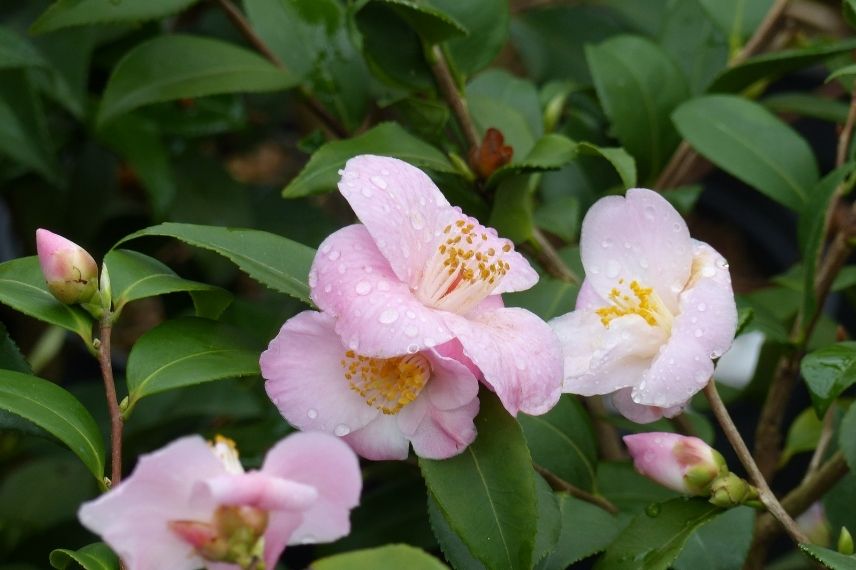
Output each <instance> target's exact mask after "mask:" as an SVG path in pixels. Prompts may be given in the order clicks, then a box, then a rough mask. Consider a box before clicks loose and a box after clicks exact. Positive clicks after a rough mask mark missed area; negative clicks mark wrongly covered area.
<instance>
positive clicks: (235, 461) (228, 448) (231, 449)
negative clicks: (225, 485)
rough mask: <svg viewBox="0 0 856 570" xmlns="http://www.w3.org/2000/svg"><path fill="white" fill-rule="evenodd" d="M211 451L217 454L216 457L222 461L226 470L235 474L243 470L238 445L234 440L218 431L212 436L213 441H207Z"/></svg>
mask: <svg viewBox="0 0 856 570" xmlns="http://www.w3.org/2000/svg"><path fill="white" fill-rule="evenodd" d="M209 445H210V446H211V451H212V453H214V455H216V456H217V459H219V460H220V462H221V463H223V466H224V467H225V468H226V471H228V472H229V473H232V474H233V475H237V474H240V473H243V472H244V467H243V465H241V460H240V459H239V457H238V446H237V445H235V442H234V440H232V439H229V438H228V437H224V436H222V435H220V434H219V433H218V434H217V435H216V436H214V441H212V442H209Z"/></svg>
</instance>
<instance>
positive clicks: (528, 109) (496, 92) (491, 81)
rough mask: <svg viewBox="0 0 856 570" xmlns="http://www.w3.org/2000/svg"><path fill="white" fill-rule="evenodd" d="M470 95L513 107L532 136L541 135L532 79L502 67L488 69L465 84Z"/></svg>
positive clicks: (538, 107)
mask: <svg viewBox="0 0 856 570" xmlns="http://www.w3.org/2000/svg"><path fill="white" fill-rule="evenodd" d="M471 97H487V98H490V99H494V100H496V101H499V102H501V103H504V104H505V105H508V106H509V107H512V108H514V109H515V110H517V111H518V112H519V113H520V114H521V115H523V117H524V118H525V119H526V124H527V125H528V126H529V131H530V132H531V133H532V136H534V137H536V138H537V137H541V136H542V135H543V133H544V120H543V118H542V116H541V103H540V101H539V99H538V88H537V87H536V86H535V84H534V83H533V82H532V81H530V80H528V79H521V78H520V77H517V76H515V75H512V74H511V73H509V72H507V71H505V70H502V69H488V70H487V71H485V72H484V73H480V74H479V75H478V76H476V77H475V78H474V79H473V80H472V81H471V82H470V83H469V84H468V85H467V98H471ZM518 158H520V157H518Z"/></svg>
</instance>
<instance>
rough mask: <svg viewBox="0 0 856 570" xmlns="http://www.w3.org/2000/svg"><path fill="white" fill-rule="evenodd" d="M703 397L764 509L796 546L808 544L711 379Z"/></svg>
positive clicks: (806, 538)
mask: <svg viewBox="0 0 856 570" xmlns="http://www.w3.org/2000/svg"><path fill="white" fill-rule="evenodd" d="M704 395H705V396H706V397H707V401H708V402H709V403H710V409H711V410H712V411H713V415H714V416H715V417H716V419H717V421H718V422H719V425H720V426H721V427H722V430H723V431H724V432H725V437H726V438H728V441H729V443H731V447H733V448H734V451H735V453H736V454H737V457H738V458H739V459H740V462H741V463H742V464H743V467H745V468H746V471H747V473H748V474H749V478H750V479H751V480H752V483H753V484H754V485H755V487H757V488H758V494H759V496H760V499H761V502H762V503H764V506H765V507H767V511H769V513H770V514H771V515H773V516H774V517H775V518H776V520H778V521H779V523H781V525H782V526H783V527H784V529H785V531H786V532H787V533H788V534H789V535H790V536H791V538H793V539H794V541H795V542H797V543H798V544H804V543H808V542H809V540H808V537H807V536H806V535H805V534H804V533H803V531H802V530H800V528H799V526H797V523H796V522H795V521H794V519H792V518H791V516H790V515H789V514H788V513H787V512H786V511H785V509H784V508H783V507H782V505H781V504H780V503H779V501H778V499H776V496H775V495H774V494H773V491H771V490H770V486H769V485H767V480H766V479H764V476H763V475H762V474H761V471H760V470H759V469H758V466H757V465H756V464H755V460H754V459H753V458H752V454H751V453H750V452H749V448H748V447H746V443H745V442H744V441H743V438H742V437H741V436H740V432H739V431H737V426H735V425H734V422H733V421H732V419H731V416H730V415H729V413H728V410H727V409H726V408H725V404H724V403H723V402H722V399H721V398H720V397H719V392H717V391H716V383H715V382H714V381H713V379H711V381H710V382H708V383H707V386H705V388H704Z"/></svg>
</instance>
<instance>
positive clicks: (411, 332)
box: [404, 325, 419, 338]
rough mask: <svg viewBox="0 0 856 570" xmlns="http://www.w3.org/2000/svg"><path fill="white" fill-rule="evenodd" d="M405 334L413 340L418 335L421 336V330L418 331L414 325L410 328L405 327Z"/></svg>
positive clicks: (409, 326)
mask: <svg viewBox="0 0 856 570" xmlns="http://www.w3.org/2000/svg"><path fill="white" fill-rule="evenodd" d="M404 334H405V335H406V336H408V337H410V338H413V337H415V336H416V335H417V334H419V329H417V328H416V327H414V326H413V325H408V326H406V327H404Z"/></svg>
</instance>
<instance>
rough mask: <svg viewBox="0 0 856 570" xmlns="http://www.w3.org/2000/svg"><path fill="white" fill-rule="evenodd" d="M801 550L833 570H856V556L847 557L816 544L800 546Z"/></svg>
mask: <svg viewBox="0 0 856 570" xmlns="http://www.w3.org/2000/svg"><path fill="white" fill-rule="evenodd" d="M800 548H801V549H802V550H803V552H805V553H806V554H808V555H809V556H810V557H811V558H814V559H815V560H817V561H819V562H820V563H822V564H823V565H824V566H826V567H827V568H832V570H856V556H847V555H845V554H841V553H840V552H836V551H834V550H830V549H829V548H823V547H822V546H818V545H816V544H800Z"/></svg>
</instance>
